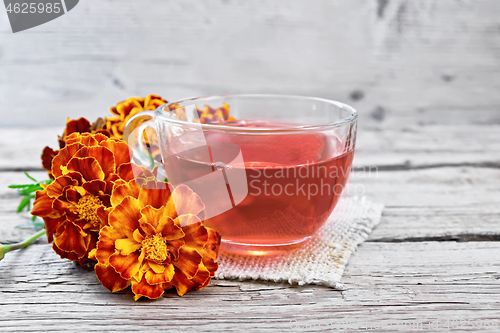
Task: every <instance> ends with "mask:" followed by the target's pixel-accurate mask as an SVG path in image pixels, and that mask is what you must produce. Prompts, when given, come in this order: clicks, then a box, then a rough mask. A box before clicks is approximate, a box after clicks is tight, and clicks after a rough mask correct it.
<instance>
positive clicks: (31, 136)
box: [0, 112, 500, 172]
mask: <svg viewBox="0 0 500 333" xmlns="http://www.w3.org/2000/svg"><path fill="white" fill-rule="evenodd" d="M464 114H465V112H462V113H461V115H464ZM63 129H64V126H63V125H61V126H60V127H41V128H37V129H33V130H26V129H22V128H2V129H0V133H1V135H0V170H3V171H13V170H20V171H22V170H41V169H42V167H41V160H40V155H41V153H42V150H43V148H44V147H45V146H50V147H52V148H53V149H56V148H57V147H58V143H57V135H60V134H62V132H63ZM499 151H500V126H499V125H490V126H485V125H446V126H445V125H427V126H409V125H406V124H405V123H404V122H403V123H402V124H401V126H399V127H395V128H390V129H388V128H386V129H383V128H380V127H361V128H360V129H359V130H358V135H357V141H356V150H355V157H354V162H353V164H354V167H355V168H358V169H361V170H365V171H366V172H369V171H370V170H372V171H374V170H375V169H372V168H375V167H376V168H377V169H380V170H408V169H419V168H432V167H446V166H452V167H453V166H479V167H491V168H500V155H499V154H498V152H499Z"/></svg>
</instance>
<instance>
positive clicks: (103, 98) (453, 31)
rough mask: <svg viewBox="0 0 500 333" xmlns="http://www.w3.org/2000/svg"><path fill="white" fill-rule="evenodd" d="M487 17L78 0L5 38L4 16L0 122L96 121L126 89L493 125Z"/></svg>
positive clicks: (431, 3)
mask: <svg viewBox="0 0 500 333" xmlns="http://www.w3.org/2000/svg"><path fill="white" fill-rule="evenodd" d="M152 8H154V10H152ZM499 11H500V4H499V2H498V1H496V0H483V1H471V0H467V1H464V0H460V1H459V0H450V1H437V0H419V1H408V0H390V1H382V0H380V1H365V0H352V1H341V0H336V1H327V0H323V1H313V2H304V1H298V0H296V1H288V2H287V4H286V5H285V6H284V5H283V4H282V2H281V1H276V0H275V1H258V2H243V1H225V0H211V1H204V2H202V3H200V2H199V1H196V0H187V1H183V2H182V4H179V3H177V2H175V1H167V2H165V1H164V0H161V1H160V0H151V1H148V3H147V5H146V7H144V6H143V5H139V4H136V3H134V2H125V3H123V4H122V5H120V6H119V7H117V6H115V5H114V4H112V3H107V2H104V1H97V0H93V1H92V0H88V1H85V2H80V3H79V4H78V6H77V7H75V8H74V9H73V10H72V11H71V12H70V13H68V14H67V15H65V16H63V17H61V18H59V19H57V20H54V21H51V22H49V23H47V24H44V25H41V26H39V27H36V28H33V29H30V30H28V31H26V32H23V33H18V34H12V33H11V29H10V27H9V23H8V18H7V16H6V15H3V16H1V17H0V32H1V34H2V41H1V45H0V46H1V49H2V53H1V61H2V80H1V81H0V101H1V103H2V104H1V106H2V107H1V110H2V111H1V112H2V115H4V116H3V117H2V120H1V124H2V126H12V125H25V126H40V125H45V126H48V125H53V124H61V119H65V118H66V117H67V116H70V117H78V116H87V117H89V118H91V119H95V118H97V117H98V116H101V115H102V113H103V112H106V110H107V109H108V108H109V107H110V106H112V105H114V104H115V103H116V102H118V101H120V100H123V99H125V98H126V97H128V96H132V95H146V94H149V93H158V94H161V95H163V96H165V97H166V98H168V99H170V100H177V99H179V98H184V97H188V96H204V95H210V94H220V93H239V92H251V93H252V92H253V93H262V92H267V93H287V94H302V95H314V96H319V97H326V98H334V99H337V100H341V101H345V102H349V103H352V104H353V105H354V106H355V107H356V108H358V109H359V110H360V111H362V114H363V116H362V118H363V121H364V122H369V123H373V124H380V125H383V126H385V127H386V128H390V127H393V126H394V124H397V123H399V121H398V115H401V116H402V115H404V116H405V119H406V121H407V123H410V122H411V123H412V124H415V123H417V122H418V121H419V120H418V115H419V114H420V113H423V114H425V113H429V114H431V115H432V118H433V119H434V120H433V121H434V122H436V123H441V124H447V123H449V122H450V121H453V122H456V121H458V122H462V121H464V120H462V119H464V118H462V117H461V116H458V117H456V116H454V115H455V114H456V112H455V111H453V110H455V109H456V108H458V109H461V110H466V111H468V112H467V114H468V117H467V119H468V120H469V121H476V122H481V123H491V122H496V123H498V122H499V121H500V118H499V117H498V105H499V104H500V95H499V94H498V93H497V92H498V91H499V89H500V81H499V80H498V77H499V76H498V74H499V70H500V67H499V66H498V64H499V62H498V61H499V60H498V52H499V50H500V34H499V33H498V17H497V15H496V13H498V12H499ZM146 12H147V15H145V14H144V13H146ZM248 13H252V15H249V14H248ZM165 17H169V19H168V20H165V19H164V18H165ZM75 22H77V23H78V24H75ZM130 22H134V23H133V24H130ZM346 27H348V28H346ZM62 31H64V33H61V32H62ZM145 31H147V33H146V32H145ZM124 36H125V37H124ZM173 45H175V47H172V46H173ZM138 50H148V51H147V52H138ZM27 96H28V97H27ZM449 110H451V111H450V112H448V111H449ZM478 110H479V111H478ZM481 110H483V111H481ZM419 112H420V113H419ZM440 114H443V116H441V115H440ZM62 122H64V121H62Z"/></svg>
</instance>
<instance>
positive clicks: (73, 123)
mask: <svg viewBox="0 0 500 333" xmlns="http://www.w3.org/2000/svg"><path fill="white" fill-rule="evenodd" d="M75 132H76V133H85V132H90V122H89V121H88V120H87V119H85V118H83V117H82V118H79V119H77V120H68V122H67V123H66V129H65V131H64V135H65V136H68V135H70V134H72V133H75Z"/></svg>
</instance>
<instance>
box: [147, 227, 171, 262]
mask: <svg viewBox="0 0 500 333" xmlns="http://www.w3.org/2000/svg"><path fill="white" fill-rule="evenodd" d="M141 245H142V248H141V251H144V253H145V255H146V259H148V260H152V261H155V262H157V263H159V264H161V263H163V262H164V261H165V260H167V258H168V257H169V256H170V253H169V252H168V248H167V242H166V241H165V239H164V238H163V237H162V235H161V234H154V235H149V236H146V238H144V240H143V241H142V243H141Z"/></svg>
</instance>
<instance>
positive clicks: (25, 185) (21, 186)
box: [7, 184, 32, 188]
mask: <svg viewBox="0 0 500 333" xmlns="http://www.w3.org/2000/svg"><path fill="white" fill-rule="evenodd" d="M31 185H32V184H22V185H9V186H7V187H8V188H24V187H28V186H31Z"/></svg>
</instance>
